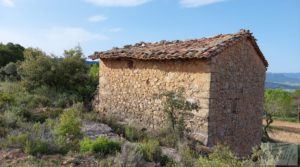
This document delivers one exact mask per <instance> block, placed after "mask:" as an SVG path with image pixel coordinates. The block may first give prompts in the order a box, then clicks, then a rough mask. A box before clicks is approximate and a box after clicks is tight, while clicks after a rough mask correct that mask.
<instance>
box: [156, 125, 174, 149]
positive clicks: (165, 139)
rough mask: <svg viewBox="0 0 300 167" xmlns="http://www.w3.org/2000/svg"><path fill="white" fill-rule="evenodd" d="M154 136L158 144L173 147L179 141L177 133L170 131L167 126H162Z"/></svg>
mask: <svg viewBox="0 0 300 167" xmlns="http://www.w3.org/2000/svg"><path fill="white" fill-rule="evenodd" d="M156 136H157V138H158V139H159V142H160V144H161V145H163V146H167V147H172V148H175V147H176V146H177V143H178V141H179V139H178V136H177V134H176V133H172V130H170V128H168V127H166V128H162V129H161V130H160V131H159V132H158V134H157V135H156Z"/></svg>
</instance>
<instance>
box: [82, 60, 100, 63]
mask: <svg viewBox="0 0 300 167" xmlns="http://www.w3.org/2000/svg"><path fill="white" fill-rule="evenodd" d="M85 64H99V61H88V60H86V61H85Z"/></svg>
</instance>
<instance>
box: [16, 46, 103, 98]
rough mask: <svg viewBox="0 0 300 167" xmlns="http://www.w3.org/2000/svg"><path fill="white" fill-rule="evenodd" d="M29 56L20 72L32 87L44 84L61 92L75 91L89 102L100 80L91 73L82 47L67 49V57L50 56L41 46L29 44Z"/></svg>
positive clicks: (26, 83)
mask: <svg viewBox="0 0 300 167" xmlns="http://www.w3.org/2000/svg"><path fill="white" fill-rule="evenodd" d="M24 57H25V60H24V61H23V62H22V63H21V64H20V67H19V68H18V73H19V74H20V76H21V78H22V83H23V84H24V86H25V87H26V88H27V89H28V90H30V91H31V90H34V89H36V88H39V87H41V86H46V87H49V88H53V89H55V90H56V91H58V92H64V93H67V94H72V95H75V96H76V97H78V98H79V99H80V100H82V101H84V102H85V104H88V103H89V102H90V101H91V99H92V97H93V96H92V95H93V93H94V91H95V90H96V88H97V81H98V80H95V79H94V78H93V76H91V75H90V74H89V66H88V65H87V64H85V60H84V55H83V54H82V51H81V48H80V47H75V48H74V49H70V50H66V51H65V53H64V57H62V58H60V57H55V56H48V55H47V54H46V53H44V52H42V51H41V50H39V49H33V48H28V49H26V50H25V52H24Z"/></svg>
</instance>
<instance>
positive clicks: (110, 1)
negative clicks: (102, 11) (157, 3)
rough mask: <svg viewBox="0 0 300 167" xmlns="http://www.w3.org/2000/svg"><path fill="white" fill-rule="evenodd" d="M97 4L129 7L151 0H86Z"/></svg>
mask: <svg viewBox="0 0 300 167" xmlns="http://www.w3.org/2000/svg"><path fill="white" fill-rule="evenodd" d="M86 1H87V2H90V3H92V4H94V5H97V6H104V7H116V6H117V7H129V6H138V5H142V4H144V3H146V2H149V1H151V0H86Z"/></svg>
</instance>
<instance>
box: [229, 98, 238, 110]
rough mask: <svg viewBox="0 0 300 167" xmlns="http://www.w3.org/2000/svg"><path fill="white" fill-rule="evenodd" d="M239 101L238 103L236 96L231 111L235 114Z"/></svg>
mask: <svg viewBox="0 0 300 167" xmlns="http://www.w3.org/2000/svg"><path fill="white" fill-rule="evenodd" d="M237 103H238V99H237V98H235V99H233V100H232V104H231V111H232V113H234V114H236V113H237Z"/></svg>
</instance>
